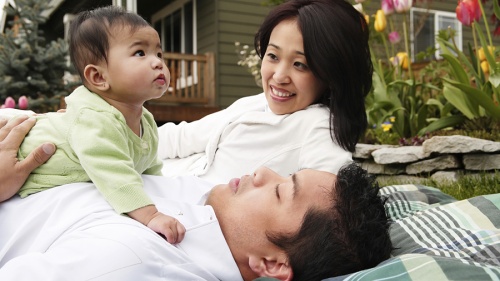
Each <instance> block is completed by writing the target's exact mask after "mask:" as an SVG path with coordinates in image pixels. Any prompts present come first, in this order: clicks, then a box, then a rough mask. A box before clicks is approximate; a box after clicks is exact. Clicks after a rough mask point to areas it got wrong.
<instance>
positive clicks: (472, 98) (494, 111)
mask: <svg viewBox="0 0 500 281" xmlns="http://www.w3.org/2000/svg"><path fill="white" fill-rule="evenodd" d="M443 80H444V81H446V82H447V83H449V84H451V85H452V86H454V87H456V88H458V89H460V90H461V91H463V93H465V94H466V97H465V98H466V99H467V100H468V101H469V102H470V104H472V103H475V104H478V105H480V106H481V107H483V109H484V110H485V111H486V113H488V115H489V116H491V117H493V118H495V119H500V106H496V105H495V103H494V102H493V100H492V98H491V97H489V96H488V95H487V94H486V93H485V92H483V91H481V90H478V89H476V88H473V87H471V86H469V85H465V84H461V83H458V82H456V81H452V80H450V79H446V78H443ZM445 97H446V96H445ZM446 99H448V98H446ZM450 102H451V101H450ZM479 110H480V109H479ZM480 113H481V112H479V114H478V115H476V116H474V117H481V116H483V115H482V114H480Z"/></svg>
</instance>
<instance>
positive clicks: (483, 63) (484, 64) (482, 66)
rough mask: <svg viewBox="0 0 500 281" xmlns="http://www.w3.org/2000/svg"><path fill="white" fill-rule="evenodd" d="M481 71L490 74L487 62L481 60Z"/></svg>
mask: <svg viewBox="0 0 500 281" xmlns="http://www.w3.org/2000/svg"><path fill="white" fill-rule="evenodd" d="M481 69H482V70H483V72H484V73H485V74H488V73H490V65H489V64H488V61H485V60H483V61H482V62H481Z"/></svg>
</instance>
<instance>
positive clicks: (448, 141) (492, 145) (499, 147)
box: [422, 135, 500, 154]
mask: <svg viewBox="0 0 500 281" xmlns="http://www.w3.org/2000/svg"><path fill="white" fill-rule="evenodd" d="M422 147H423V150H424V153H426V154H431V153H434V152H437V153H441V154H444V153H470V152H497V151H500V142H495V141H489V140H483V139H477V138H471V137H467V136H460V135H456V136H435V137H432V138H430V139H428V140H426V141H424V143H423V144H422Z"/></svg>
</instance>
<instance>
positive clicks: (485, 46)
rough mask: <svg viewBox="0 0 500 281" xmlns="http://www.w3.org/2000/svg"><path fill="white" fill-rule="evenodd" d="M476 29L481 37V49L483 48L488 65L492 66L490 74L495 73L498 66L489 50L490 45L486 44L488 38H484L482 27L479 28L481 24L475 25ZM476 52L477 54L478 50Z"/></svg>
mask: <svg viewBox="0 0 500 281" xmlns="http://www.w3.org/2000/svg"><path fill="white" fill-rule="evenodd" d="M474 28H475V29H476V30H477V34H478V35H479V41H481V47H483V52H484V55H485V56H486V60H487V61H488V64H489V65H490V66H491V67H490V72H493V71H495V70H494V67H495V65H496V62H495V58H494V57H493V55H492V54H491V53H490V50H489V48H488V47H489V45H488V43H487V42H486V38H485V37H484V33H483V31H482V30H481V26H479V24H474ZM492 47H493V46H492ZM476 52H477V50H476ZM491 74H493V73H491Z"/></svg>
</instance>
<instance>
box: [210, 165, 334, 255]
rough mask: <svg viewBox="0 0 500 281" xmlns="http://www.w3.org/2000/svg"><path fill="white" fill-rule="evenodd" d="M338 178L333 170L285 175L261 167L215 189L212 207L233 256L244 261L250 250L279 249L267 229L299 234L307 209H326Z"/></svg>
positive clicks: (274, 231)
mask: <svg viewBox="0 0 500 281" xmlns="http://www.w3.org/2000/svg"><path fill="white" fill-rule="evenodd" d="M335 179H336V176H335V175H333V174H331V173H327V172H320V171H316V170H309V169H306V170H301V171H299V172H297V173H295V174H294V175H292V176H290V177H286V178H284V177H281V176H280V175H278V174H276V173H275V172H273V171H271V170H269V169H267V168H259V169H257V170H256V171H255V173H254V174H253V175H247V176H243V177H241V178H240V179H232V180H230V181H229V183H228V184H224V185H218V186H216V187H214V189H213V190H212V192H211V194H210V196H209V198H208V200H207V205H211V206H212V207H213V208H214V210H215V214H216V215H217V218H218V220H219V223H220V225H221V228H222V231H223V233H224V236H225V238H226V240H227V242H228V244H229V247H230V249H231V252H232V253H233V257H234V258H235V260H236V261H237V262H238V261H241V262H244V261H245V258H246V257H247V256H248V255H249V254H258V252H259V251H261V250H265V249H270V248H271V249H275V250H278V249H277V248H276V246H274V245H273V244H271V242H269V241H268V240H267V237H266V232H267V233H269V232H272V233H290V234H292V233H295V232H297V231H298V230H299V228H300V226H301V223H302V219H303V217H304V215H305V213H306V212H307V210H309V209H310V208H318V209H326V208H327V207H328V206H329V205H330V204H331V196H329V194H330V192H331V191H332V189H333V187H334V182H335ZM239 259H240V260H239Z"/></svg>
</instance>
